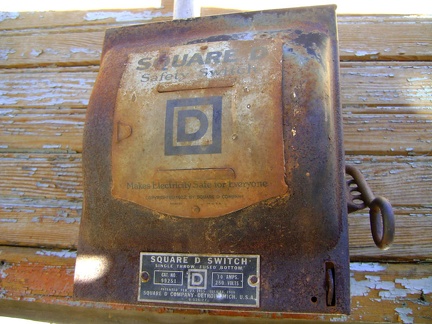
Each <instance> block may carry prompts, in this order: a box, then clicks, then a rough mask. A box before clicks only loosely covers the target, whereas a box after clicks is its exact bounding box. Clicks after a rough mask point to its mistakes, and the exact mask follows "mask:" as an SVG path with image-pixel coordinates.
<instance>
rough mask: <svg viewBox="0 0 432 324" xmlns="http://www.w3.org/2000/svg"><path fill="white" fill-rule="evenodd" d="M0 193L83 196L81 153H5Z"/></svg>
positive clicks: (60, 197) (1, 162)
mask: <svg viewBox="0 0 432 324" xmlns="http://www.w3.org/2000/svg"><path fill="white" fill-rule="evenodd" d="M0 165H1V166H0V177H1V179H2V181H1V182H0V196H1V197H11V198H13V197H15V198H16V197H21V198H35V199H39V198H45V199H58V200H70V201H74V200H78V199H79V200H81V199H82V170H81V155H77V154H71V155H68V154H12V153H11V154H8V153H5V154H1V156H0Z"/></svg>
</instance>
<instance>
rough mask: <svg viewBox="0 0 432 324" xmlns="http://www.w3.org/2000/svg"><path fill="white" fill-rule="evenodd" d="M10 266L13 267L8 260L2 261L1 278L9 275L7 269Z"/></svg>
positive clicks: (0, 264) (0, 266)
mask: <svg viewBox="0 0 432 324" xmlns="http://www.w3.org/2000/svg"><path fill="white" fill-rule="evenodd" d="M10 267H12V265H11V264H9V263H7V262H4V261H2V262H1V263H0V279H4V278H6V277H7V276H8V275H7V273H6V272H5V270H7V269H9V268H10ZM0 297H1V290H0Z"/></svg>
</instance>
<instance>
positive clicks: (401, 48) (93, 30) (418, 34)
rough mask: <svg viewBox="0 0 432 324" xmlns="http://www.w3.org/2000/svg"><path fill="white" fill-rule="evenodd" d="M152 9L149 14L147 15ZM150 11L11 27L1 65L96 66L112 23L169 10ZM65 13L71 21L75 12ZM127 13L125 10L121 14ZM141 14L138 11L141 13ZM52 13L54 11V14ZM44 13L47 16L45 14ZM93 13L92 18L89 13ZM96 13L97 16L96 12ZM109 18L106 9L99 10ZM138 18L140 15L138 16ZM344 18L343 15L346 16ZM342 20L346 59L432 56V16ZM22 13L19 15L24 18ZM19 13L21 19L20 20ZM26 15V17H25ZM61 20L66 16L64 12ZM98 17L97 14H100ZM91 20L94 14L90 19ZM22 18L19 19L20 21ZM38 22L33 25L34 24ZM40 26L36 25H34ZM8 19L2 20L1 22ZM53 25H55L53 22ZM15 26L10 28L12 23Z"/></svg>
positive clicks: (342, 46) (3, 40)
mask: <svg viewBox="0 0 432 324" xmlns="http://www.w3.org/2000/svg"><path fill="white" fill-rule="evenodd" d="M145 12H147V14H145ZM156 12H158V11H155V13H153V12H150V13H148V11H144V13H143V12H142V13H141V14H142V17H143V18H142V19H139V15H140V14H139V13H138V14H137V13H135V14H134V13H133V12H131V13H130V16H131V18H130V19H129V21H128V19H125V20H126V21H122V23H121V24H117V23H114V24H113V23H112V19H115V16H116V14H115V13H114V12H113V13H112V14H111V16H112V17H109V16H110V15H109V14H108V15H107V16H108V19H106V20H105V19H101V20H103V21H104V22H106V24H104V25H102V24H90V25H89V23H88V22H87V21H86V19H87V20H89V18H88V17H89V14H88V13H87V14H85V15H84V17H83V18H79V20H84V21H83V22H82V23H81V24H79V23H78V22H77V23H71V22H69V24H68V25H65V26H62V25H61V24H57V23H56V22H54V21H52V18H51V19H48V22H47V23H44V24H42V25H46V27H45V28H44V30H43V33H39V32H38V29H37V28H31V27H30V26H29V27H28V28H29V29H27V30H26V29H21V30H19V32H18V31H17V30H16V29H9V30H8V29H6V30H5V31H4V32H3V34H2V36H1V44H2V45H1V52H0V53H1V55H0V67H26V66H27V67H37V66H48V65H52V64H55V65H57V66H72V65H94V64H99V59H100V54H101V49H102V42H103V38H104V33H105V30H106V29H107V28H111V27H119V26H120V25H128V24H130V23H131V20H132V22H133V23H134V24H138V23H148V22H149V21H152V20H149V19H152V15H155V18H159V17H161V16H160V15H162V16H163V15H167V16H166V19H170V18H171V17H170V16H169V13H167V12H166V13H162V12H159V13H157V14H156ZM64 15H66V17H65V18H64V19H65V21H69V20H70V19H72V20H73V19H74V18H72V16H70V17H68V16H67V14H64ZM120 15H121V13H120ZM137 15H138V16H137ZM48 16H50V15H48ZM39 17H42V18H40V19H41V20H43V18H44V17H43V13H42V14H40V16H39ZM86 17H87V18H86ZM94 17H97V15H95V16H94ZM99 17H103V13H102V12H100V13H99ZM133 17H137V19H136V20H134V18H133ZM342 17H343V18H342ZM342 17H340V18H339V20H338V29H339V38H340V45H339V48H340V58H341V60H342V61H361V60H363V61H371V60H372V61H374V60H406V61H413V60H423V61H430V60H431V59H432V42H431V40H430V37H428V35H430V34H431V33H432V22H431V20H430V19H428V18H422V17H410V18H405V19H401V17H398V16H395V17H394V16H390V17H388V16H366V17H357V16H342ZM18 18H19V17H18ZM18 18H17V19H18ZM25 18H26V17H24V19H25ZM58 19H59V20H61V19H62V16H61V15H60V16H59V17H58ZM95 19H97V18H95ZM11 20H13V19H7V20H5V22H3V24H8V25H9V24H13V21H11ZM90 20H91V19H90ZM18 21H19V20H18ZM30 25H32V24H30ZM33 25H34V24H33ZM1 26H2V23H0V27H1ZM48 26H49V27H48ZM9 28H10V27H9Z"/></svg>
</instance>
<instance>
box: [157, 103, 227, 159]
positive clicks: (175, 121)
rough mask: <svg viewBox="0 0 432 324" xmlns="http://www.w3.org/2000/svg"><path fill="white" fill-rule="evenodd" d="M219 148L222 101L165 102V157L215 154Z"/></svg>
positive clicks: (220, 142)
mask: <svg viewBox="0 0 432 324" xmlns="http://www.w3.org/2000/svg"><path fill="white" fill-rule="evenodd" d="M221 146H222V97H203V98H185V99H173V100H168V101H167V106H166V119H165V155H181V154H215V153H221V151H222V150H221V149H222V147H221Z"/></svg>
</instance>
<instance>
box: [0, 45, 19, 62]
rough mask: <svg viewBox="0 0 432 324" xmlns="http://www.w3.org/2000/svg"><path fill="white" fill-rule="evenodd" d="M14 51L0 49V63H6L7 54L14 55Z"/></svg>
mask: <svg viewBox="0 0 432 324" xmlns="http://www.w3.org/2000/svg"><path fill="white" fill-rule="evenodd" d="M14 53H16V51H15V50H14V49H12V48H0V61H7V60H8V59H9V54H14Z"/></svg>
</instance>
